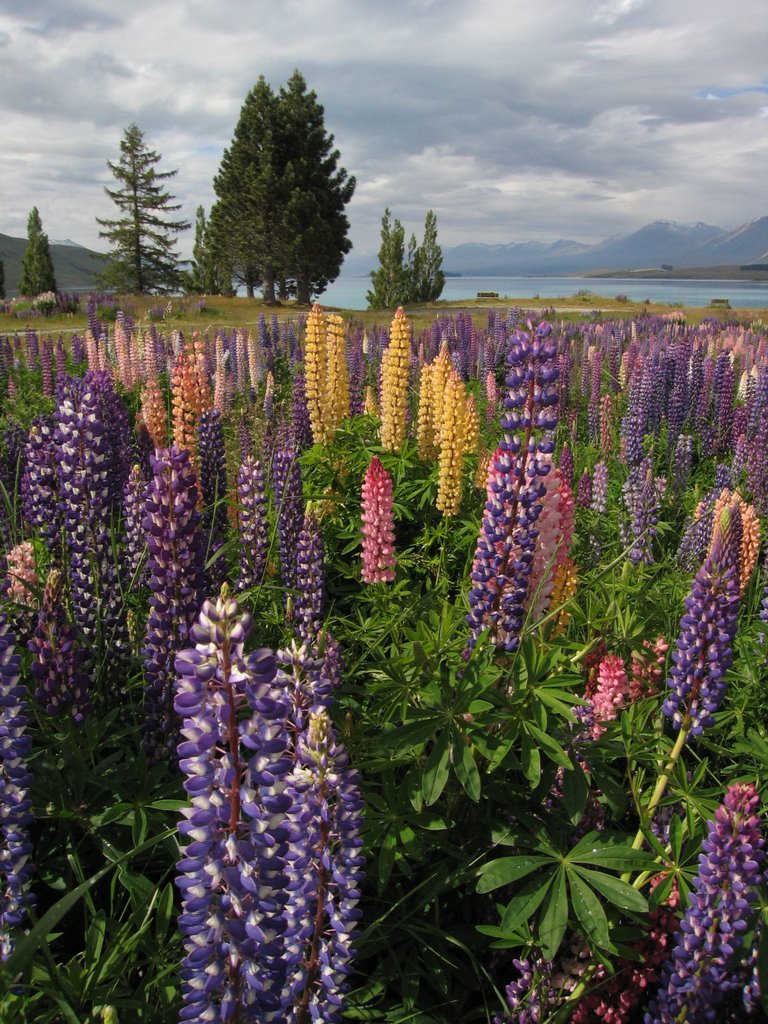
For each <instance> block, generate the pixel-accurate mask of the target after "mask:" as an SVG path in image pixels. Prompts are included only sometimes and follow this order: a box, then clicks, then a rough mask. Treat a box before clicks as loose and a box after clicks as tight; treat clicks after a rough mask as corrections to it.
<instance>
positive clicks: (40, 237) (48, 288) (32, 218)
mask: <svg viewBox="0 0 768 1024" xmlns="http://www.w3.org/2000/svg"><path fill="white" fill-rule="evenodd" d="M55 291H56V275H55V274H54V272H53V258H52V257H51V247H50V245H49V243H48V235H46V233H45V232H44V231H43V224H42V221H41V220H40V214H39V213H38V212H37V207H36V206H33V207H32V210H31V212H30V214H29V219H28V220H27V247H26V249H25V250H24V255H23V256H22V258H21V280H20V281H19V292H20V294H21V295H30V296H34V295H42V293H43V292H55Z"/></svg>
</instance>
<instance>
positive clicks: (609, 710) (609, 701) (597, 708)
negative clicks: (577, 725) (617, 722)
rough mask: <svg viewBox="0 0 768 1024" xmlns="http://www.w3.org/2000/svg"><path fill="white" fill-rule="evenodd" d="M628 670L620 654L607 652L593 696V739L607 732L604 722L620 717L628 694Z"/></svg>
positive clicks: (601, 663)
mask: <svg viewBox="0 0 768 1024" xmlns="http://www.w3.org/2000/svg"><path fill="white" fill-rule="evenodd" d="M628 692H629V688H628V686H627V672H626V669H625V668H624V661H623V659H622V658H620V657H619V655H618V654H606V656H605V657H604V658H603V660H602V661H601V662H600V667H599V669H598V670H597V689H596V690H595V695H594V697H593V698H592V713H593V715H594V725H593V726H592V739H594V740H596V739H599V738H600V736H602V734H603V733H604V732H605V726H604V725H603V722H612V721H613V720H614V719H615V718H617V717H618V714H619V711H620V710H621V709H622V708H623V707H624V704H625V703H626V700H627V696H628Z"/></svg>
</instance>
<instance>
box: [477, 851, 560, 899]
mask: <svg viewBox="0 0 768 1024" xmlns="http://www.w3.org/2000/svg"><path fill="white" fill-rule="evenodd" d="M551 862H552V861H551V858H550V857H529V856H521V857H499V858H498V860H492V861H490V862H489V863H488V864H484V865H483V866H482V868H481V869H480V879H479V880H478V883H477V891H478V892H492V891H493V890H494V889H498V888H499V886H502V885H510V884H511V883H512V882H516V881H517V880H518V879H520V878H525V876H526V875H530V874H531V872H532V871H535V870H536V869H537V868H540V867H542V866H543V865H544V864H551Z"/></svg>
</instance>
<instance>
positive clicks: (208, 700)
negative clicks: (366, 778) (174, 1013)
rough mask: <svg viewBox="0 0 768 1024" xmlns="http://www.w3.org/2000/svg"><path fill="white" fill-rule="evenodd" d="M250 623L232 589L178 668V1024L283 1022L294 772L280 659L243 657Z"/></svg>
mask: <svg viewBox="0 0 768 1024" xmlns="http://www.w3.org/2000/svg"><path fill="white" fill-rule="evenodd" d="M250 628H251V621H250V617H249V616H248V615H247V614H241V613H240V610H239V608H238V605H237V602H236V601H235V600H234V599H232V598H230V597H229V595H228V591H227V588H226V586H225V587H223V588H222V593H221V596H220V598H219V599H218V600H217V601H216V603H215V604H213V603H211V602H210V601H206V602H205V603H204V605H203V607H202V609H201V611H200V616H199V619H198V621H197V622H196V623H195V625H194V626H193V627H192V629H191V631H190V639H191V640H192V641H194V644H195V646H194V647H192V648H189V649H186V650H183V651H181V652H180V653H179V655H178V656H177V658H176V671H177V673H178V679H177V682H176V699H175V709H176V712H177V714H178V715H179V716H180V717H181V719H182V727H181V734H182V736H183V740H182V742H181V743H180V744H179V747H178V753H179V764H180V767H181V770H182V772H184V774H185V776H186V780H185V782H184V788H185V790H186V792H187V794H188V796H189V800H190V806H189V807H188V808H187V809H186V810H185V811H184V816H185V817H184V820H183V821H182V822H181V823H180V824H179V832H180V833H181V834H182V835H183V836H185V837H186V839H187V840H188V842H187V845H186V846H185V847H184V849H183V859H182V860H181V861H179V864H178V870H179V875H178V877H177V879H176V884H177V885H178V887H179V889H180V890H181V892H182V912H181V915H180V916H179V930H180V931H181V933H182V935H183V936H184V948H185V954H186V955H185V957H184V960H183V961H182V968H181V979H182V999H183V1001H184V1008H183V1010H182V1011H181V1020H182V1021H227V1020H251V1021H264V1022H268V1021H274V1022H280V1021H285V1020H286V1019H287V1018H286V1012H287V1009H288V994H287V992H286V985H285V975H286V961H285V957H284V946H283V937H282V936H283V932H284V931H285V918H284V907H285V902H286V899H287V893H286V890H285V882H286V878H285V873H284V865H285V854H286V844H287V838H288V829H287V823H286V815H287V812H288V810H289V809H290V807H291V797H290V795H289V794H288V793H287V792H286V791H285V789H286V785H285V777H286V775H287V773H288V772H289V770H290V768H291V763H292V760H291V757H290V756H289V755H288V734H287V731H286V723H285V718H286V710H287V708H286V704H285V703H284V698H283V697H282V695H281V691H280V688H279V687H277V686H276V685H275V659H274V656H273V654H272V652H271V651H268V650H265V649H259V650H255V651H252V652H251V653H250V654H248V655H245V654H244V652H243V644H244V641H245V639H246V637H247V635H248V633H249V632H250Z"/></svg>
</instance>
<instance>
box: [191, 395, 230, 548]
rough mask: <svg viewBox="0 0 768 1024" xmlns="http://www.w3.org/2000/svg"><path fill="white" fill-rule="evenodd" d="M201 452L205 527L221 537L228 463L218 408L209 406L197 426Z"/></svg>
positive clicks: (212, 534) (225, 524) (201, 485)
mask: <svg viewBox="0 0 768 1024" xmlns="http://www.w3.org/2000/svg"><path fill="white" fill-rule="evenodd" d="M197 438H198V453H199V456H200V489H201V491H202V495H203V518H202V522H203V529H204V530H205V531H206V532H207V533H209V534H210V535H211V536H213V537H220V536H222V535H223V534H224V532H225V531H226V528H227V510H226V506H225V504H224V498H225V496H226V493H227V463H226V456H225V451H224V429H223V426H222V423H221V413H220V412H219V410H218V409H206V411H205V412H204V413H202V414H201V416H200V423H199V426H198V428H197Z"/></svg>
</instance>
